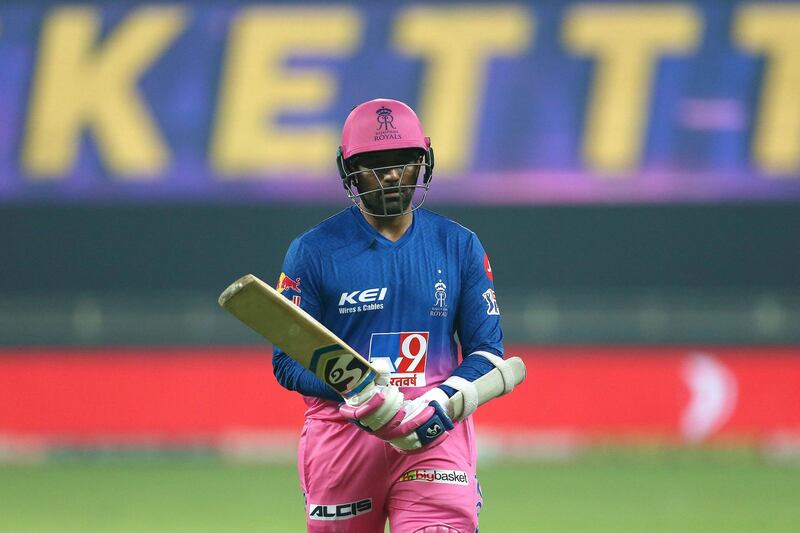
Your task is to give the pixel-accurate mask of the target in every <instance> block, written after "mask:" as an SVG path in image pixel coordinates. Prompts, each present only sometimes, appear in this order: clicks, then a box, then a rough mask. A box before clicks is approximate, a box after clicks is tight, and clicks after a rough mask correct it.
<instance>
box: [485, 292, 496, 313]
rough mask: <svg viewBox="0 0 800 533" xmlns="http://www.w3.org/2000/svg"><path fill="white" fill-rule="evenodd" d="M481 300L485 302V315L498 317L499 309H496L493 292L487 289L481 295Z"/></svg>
mask: <svg viewBox="0 0 800 533" xmlns="http://www.w3.org/2000/svg"><path fill="white" fill-rule="evenodd" d="M483 299H484V300H486V305H487V309H486V314H487V315H499V314H500V308H499V307H497V295H495V293H494V291H493V290H492V289H491V288H489V289H486V292H484V293H483Z"/></svg>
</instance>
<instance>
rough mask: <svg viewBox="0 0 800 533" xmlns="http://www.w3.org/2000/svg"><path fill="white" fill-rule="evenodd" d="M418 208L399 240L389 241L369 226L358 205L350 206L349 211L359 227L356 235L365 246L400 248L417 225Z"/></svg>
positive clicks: (409, 237) (408, 239)
mask: <svg viewBox="0 0 800 533" xmlns="http://www.w3.org/2000/svg"><path fill="white" fill-rule="evenodd" d="M418 212H419V209H417V210H416V211H415V212H414V217H413V218H412V219H411V226H409V228H408V229H407V230H406V232H405V233H404V234H403V236H402V237H400V240H398V241H390V240H389V239H387V238H386V237H384V236H383V235H381V234H380V233H378V230H376V229H375V228H373V227H372V226H370V224H369V222H367V219H365V218H364V215H362V214H361V210H360V209H359V208H358V206H355V205H354V206H351V207H350V213H351V214H352V215H353V218H355V219H356V224H357V225H358V227H359V228H360V229H361V231H360V232H359V236H358V237H357V238H358V239H359V241H360V242H363V244H364V247H365V248H370V247H372V246H375V245H378V246H384V247H387V248H400V247H401V246H403V245H404V244H405V243H407V242H408V241H410V240H411V237H412V235H413V234H414V229H415V228H416V226H417V219H418V218H419V216H418V214H419V213H418Z"/></svg>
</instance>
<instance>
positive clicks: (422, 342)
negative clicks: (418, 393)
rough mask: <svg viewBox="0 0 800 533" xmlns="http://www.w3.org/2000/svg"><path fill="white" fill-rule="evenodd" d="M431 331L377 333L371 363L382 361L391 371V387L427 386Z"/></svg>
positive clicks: (370, 355)
mask: <svg viewBox="0 0 800 533" xmlns="http://www.w3.org/2000/svg"><path fill="white" fill-rule="evenodd" d="M428 335H429V333H428V332H427V331H403V332H398V333H373V334H372V336H371V337H370V341H369V360H370V361H378V360H382V363H383V365H384V367H385V368H389V369H391V373H390V375H389V383H391V384H392V385H397V386H398V387H423V386H425V383H426V382H425V366H426V364H427V358H428Z"/></svg>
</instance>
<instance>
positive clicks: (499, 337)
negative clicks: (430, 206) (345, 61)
mask: <svg viewBox="0 0 800 533" xmlns="http://www.w3.org/2000/svg"><path fill="white" fill-rule="evenodd" d="M337 166H338V169H339V174H340V176H341V179H342V183H343V185H344V189H345V191H346V192H347V195H348V196H349V198H350V199H351V200H352V201H353V203H354V205H353V206H351V207H350V208H349V209H345V210H344V211H342V212H340V213H338V214H336V215H334V216H332V217H331V218H329V219H327V220H325V221H323V222H321V223H320V224H318V225H317V226H315V227H313V228H311V229H310V230H308V231H307V232H305V233H303V234H302V235H300V236H299V237H298V238H296V239H295V240H294V241H293V242H292V244H291V245H290V247H289V250H288V252H287V254H286V259H285V261H284V264H283V272H282V273H281V275H280V279H279V281H278V290H279V291H281V292H282V293H283V295H284V296H286V297H287V298H290V299H292V300H293V301H294V303H295V304H297V305H299V306H300V307H301V308H303V309H304V310H305V311H307V312H308V313H310V314H311V315H312V316H313V317H315V318H316V319H317V320H319V321H320V322H322V323H323V324H324V325H325V326H327V327H328V328H329V329H330V330H331V331H333V332H334V333H335V334H336V335H338V336H339V337H340V338H341V339H343V340H344V341H345V342H347V343H348V344H349V345H350V346H352V347H353V348H354V349H355V350H356V351H358V352H359V353H361V354H362V355H364V356H365V357H367V358H368V359H369V360H370V361H371V362H372V363H373V364H374V365H375V366H376V367H378V368H381V369H383V370H385V373H384V374H383V375H381V376H380V377H379V378H378V379H377V380H376V383H377V385H376V386H374V387H370V388H369V389H368V390H367V391H366V392H365V393H363V394H361V393H360V394H356V395H355V396H353V397H350V398H348V399H347V401H346V402H345V401H344V400H343V399H342V397H341V396H339V395H338V394H337V393H336V392H335V391H334V390H333V389H332V388H330V387H329V386H328V385H326V384H324V383H323V382H322V381H321V380H320V379H318V378H317V377H316V376H315V375H314V374H313V373H312V372H310V371H309V370H307V369H305V368H303V367H302V366H301V365H300V364H298V363H297V362H295V361H293V360H292V359H291V358H290V357H289V356H288V355H286V354H285V353H284V352H282V351H281V350H280V349H279V348H276V349H275V351H274V355H273V365H274V370H275V376H276V377H277V379H278V381H279V382H280V383H281V385H283V386H284V387H285V388H287V389H289V390H293V391H297V392H299V393H301V394H302V395H303V397H304V400H305V402H306V404H307V406H308V410H307V411H306V421H305V425H304V428H303V432H302V435H301V439H300V446H299V451H298V470H299V476H300V484H301V487H302V489H303V492H304V496H305V502H306V503H305V505H306V521H307V526H308V531H310V532H314V533H317V532H320V533H321V532H358V533H383V531H384V527H385V524H386V520H387V519H388V520H389V525H390V528H391V531H392V532H393V533H434V532H435V533H442V532H451V533H455V532H459V533H473V532H475V531H477V527H478V511H479V510H480V508H481V505H482V498H481V492H480V487H479V485H478V480H477V477H476V453H475V436H474V429H473V423H472V418H471V416H470V414H471V413H472V411H474V410H475V408H476V407H477V405H478V403H479V400H481V399H480V398H478V397H477V393H476V389H475V387H474V385H472V382H474V381H475V380H476V379H478V378H479V377H481V376H482V375H484V374H486V373H487V372H490V371H491V370H493V369H494V368H498V369H500V370H501V373H503V375H504V376H505V375H506V374H505V370H507V369H506V368H505V367H506V366H507V363H506V362H505V361H504V359H503V333H502V330H501V328H500V310H499V308H498V306H497V301H496V299H495V292H494V284H493V277H492V269H491V266H490V265H489V259H488V257H487V255H486V253H485V252H484V249H483V246H482V245H481V243H480V241H479V240H478V237H477V236H476V235H475V234H474V233H473V232H471V231H470V230H468V229H467V228H465V227H463V226H461V225H459V224H457V223H455V222H453V221H451V220H448V219H447V218H444V217H442V216H440V215H436V214H434V213H432V212H430V211H428V210H425V209H421V208H420V205H421V204H422V202H423V201H424V199H425V195H426V194H427V192H428V189H429V187H430V184H431V177H432V173H433V167H434V156H433V149H432V148H431V143H430V139H429V138H428V137H426V136H425V134H424V133H423V128H422V125H421V123H420V121H419V119H418V118H417V115H416V114H415V113H414V111H413V110H412V109H411V108H410V107H409V106H407V105H406V104H404V103H402V102H399V101H396V100H388V99H377V100H371V101H369V102H365V103H363V104H361V105H359V106H357V107H355V108H354V109H353V111H352V112H351V113H350V115H349V116H348V117H347V119H346V121H345V123H344V128H343V131H342V144H341V146H340V147H339V151H338V154H337ZM459 345H460V348H461V360H459ZM507 386H510V387H513V384H509V385H507ZM509 390H510V389H509ZM457 391H462V394H463V395H464V399H465V402H464V409H463V412H461V413H459V414H458V416H454V419H452V420H451V419H450V418H449V417H448V416H447V414H446V412H445V409H444V406H446V405H447V402H448V400H449V398H451V397H452V396H453V395H454V394H455V393H456V392H457Z"/></svg>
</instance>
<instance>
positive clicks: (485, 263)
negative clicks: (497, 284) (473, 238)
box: [483, 254, 494, 281]
mask: <svg viewBox="0 0 800 533" xmlns="http://www.w3.org/2000/svg"><path fill="white" fill-rule="evenodd" d="M483 269H484V270H485V271H486V277H487V278H489V281H494V274H492V265H490V264H489V256H488V255H486V254H483Z"/></svg>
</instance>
